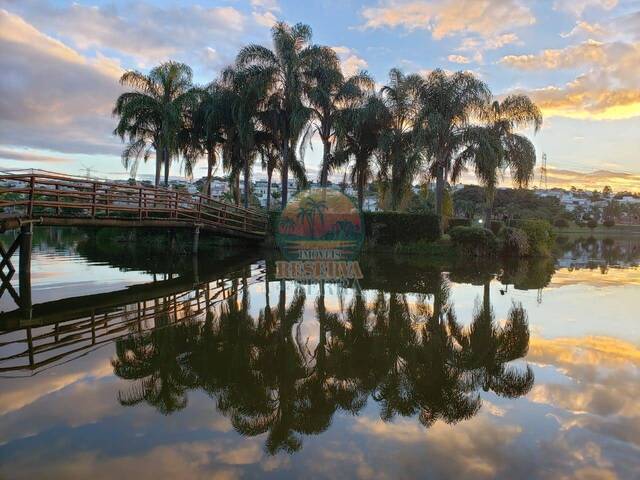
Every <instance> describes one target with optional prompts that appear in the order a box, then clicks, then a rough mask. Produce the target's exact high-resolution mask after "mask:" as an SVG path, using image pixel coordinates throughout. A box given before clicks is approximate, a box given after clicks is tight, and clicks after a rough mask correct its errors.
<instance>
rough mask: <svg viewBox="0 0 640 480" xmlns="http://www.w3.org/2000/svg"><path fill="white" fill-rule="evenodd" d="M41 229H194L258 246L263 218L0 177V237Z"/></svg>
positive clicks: (142, 193)
mask: <svg viewBox="0 0 640 480" xmlns="http://www.w3.org/2000/svg"><path fill="white" fill-rule="evenodd" d="M25 220H37V221H38V222H39V223H41V224H42V225H61V226H112V227H159V228H195V227H199V228H200V229H202V230H208V231H211V232H214V233H216V234H218V235H222V236H229V237H239V238H248V239H255V240H260V239H262V238H264V236H265V232H266V226H267V216H266V215H265V214H263V213H260V212H258V211H257V210H254V209H245V208H242V207H239V206H236V205H232V204H228V203H224V202H221V201H219V200H216V199H213V198H211V197H208V196H206V195H202V194H199V193H196V194H192V193H189V192H186V191H179V190H170V189H166V188H153V187H145V186H140V185H129V184H121V183H114V182H105V181H100V180H94V179H82V178H78V177H70V176H65V175H58V174H53V173H48V172H47V173H29V174H24V173H17V174H12V173H8V174H1V175H0V231H4V230H9V229H13V228H17V227H18V226H20V224H21V222H23V221H25Z"/></svg>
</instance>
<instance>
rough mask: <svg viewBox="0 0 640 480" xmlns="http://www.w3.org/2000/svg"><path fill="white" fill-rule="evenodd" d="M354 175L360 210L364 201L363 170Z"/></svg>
mask: <svg viewBox="0 0 640 480" xmlns="http://www.w3.org/2000/svg"><path fill="white" fill-rule="evenodd" d="M356 175H357V176H356V178H357V182H358V185H357V187H358V208H359V209H360V211H362V204H363V203H364V172H362V171H360V172H358V173H357V174H356Z"/></svg>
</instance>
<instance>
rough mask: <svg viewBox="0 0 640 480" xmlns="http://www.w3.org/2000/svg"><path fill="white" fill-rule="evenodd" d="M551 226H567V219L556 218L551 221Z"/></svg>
mask: <svg viewBox="0 0 640 480" xmlns="http://www.w3.org/2000/svg"><path fill="white" fill-rule="evenodd" d="M553 226H554V227H558V228H567V227H568V226H569V221H568V220H567V219H566V218H562V217H560V218H556V219H555V220H554V221H553Z"/></svg>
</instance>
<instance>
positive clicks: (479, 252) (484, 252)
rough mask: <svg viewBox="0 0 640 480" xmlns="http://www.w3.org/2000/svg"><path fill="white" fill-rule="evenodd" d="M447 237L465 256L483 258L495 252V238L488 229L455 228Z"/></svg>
mask: <svg viewBox="0 0 640 480" xmlns="http://www.w3.org/2000/svg"><path fill="white" fill-rule="evenodd" d="M449 235H450V236H451V241H452V242H453V244H454V245H455V246H456V247H458V248H459V249H460V250H462V252H463V253H465V254H467V255H472V256H475V257H484V256H490V255H495V254H496V252H497V241H496V236H495V235H494V234H493V232H492V231H491V230H489V229H488V228H480V227H455V228H452V229H451V230H450V231H449Z"/></svg>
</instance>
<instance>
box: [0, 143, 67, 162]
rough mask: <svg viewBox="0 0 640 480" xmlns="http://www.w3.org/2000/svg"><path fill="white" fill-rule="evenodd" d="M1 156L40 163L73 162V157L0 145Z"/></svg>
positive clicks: (7, 158)
mask: <svg viewBox="0 0 640 480" xmlns="http://www.w3.org/2000/svg"><path fill="white" fill-rule="evenodd" d="M0 158H4V159H6V160H13V161H16V162H29V163H31V162H38V163H71V161H72V160H71V159H69V158H63V157H59V156H56V155H45V154H42V153H36V152H33V151H30V150H13V149H9V148H2V147H1V146H0Z"/></svg>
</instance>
